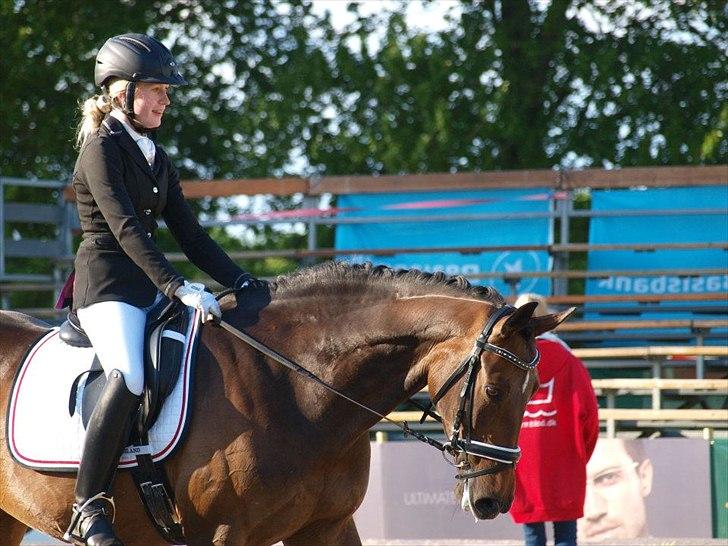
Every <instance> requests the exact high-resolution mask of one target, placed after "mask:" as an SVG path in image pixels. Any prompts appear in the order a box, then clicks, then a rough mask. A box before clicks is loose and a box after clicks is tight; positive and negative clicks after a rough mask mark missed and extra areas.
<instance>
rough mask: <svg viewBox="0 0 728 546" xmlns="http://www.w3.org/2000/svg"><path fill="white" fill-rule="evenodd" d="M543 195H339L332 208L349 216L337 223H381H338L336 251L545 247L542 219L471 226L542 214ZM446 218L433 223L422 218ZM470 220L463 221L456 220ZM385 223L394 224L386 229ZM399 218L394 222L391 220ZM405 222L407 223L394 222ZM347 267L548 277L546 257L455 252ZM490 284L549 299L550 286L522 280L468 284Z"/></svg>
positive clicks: (365, 257) (358, 258)
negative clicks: (530, 273) (488, 216)
mask: <svg viewBox="0 0 728 546" xmlns="http://www.w3.org/2000/svg"><path fill="white" fill-rule="evenodd" d="M552 197H553V196H552V195H551V194H550V193H549V191H548V190H545V189H544V190H540V189H531V190H489V191H483V190H473V191H460V192H446V193H445V192H437V193H435V192H426V193H416V194H413V193H406V194H405V193H391V194H361V195H342V196H339V197H338V201H337V208H338V209H344V210H345V211H348V212H342V213H340V214H339V217H340V218H357V219H366V218H373V217H377V218H378V219H381V218H382V217H383V218H384V220H383V221H379V220H377V221H376V223H355V224H339V225H337V227H336V248H337V249H351V250H362V251H366V250H369V249H379V248H394V249H396V248H428V247H468V246H500V245H547V244H551V243H552V240H553V239H552V232H551V227H550V226H551V221H550V218H548V217H547V216H546V215H544V216H541V217H535V218H530V217H525V218H518V219H486V220H479V219H473V218H472V216H473V215H478V214H503V213H529V212H539V213H548V212H549V209H550V203H551V199H552ZM432 216H440V217H443V216H444V217H452V220H449V219H446V220H444V221H431V220H428V219H426V218H425V217H432ZM458 216H469V218H462V217H460V218H458ZM387 218H392V220H393V221H391V222H388V221H387ZM395 218H397V220H398V221H394V219H395ZM402 218H404V219H405V220H406V221H399V220H400V219H402ZM345 259H347V261H354V262H363V261H370V262H372V263H375V264H384V265H388V266H390V267H394V268H406V269H413V268H416V269H420V270H423V271H428V272H435V271H443V272H445V273H447V274H448V275H463V276H465V277H469V276H471V275H478V274H482V273H487V272H520V271H550V270H551V258H550V256H549V254H548V253H547V252H544V251H525V252H482V253H476V254H461V253H457V252H443V253H423V254H411V253H410V254H407V253H401V254H395V255H392V256H375V255H371V254H366V252H362V253H357V254H356V255H352V256H349V257H346V258H345ZM471 281H472V282H474V283H476V284H490V285H493V286H495V287H496V288H497V289H498V290H499V291H500V292H501V293H502V294H504V295H510V294H513V293H521V292H537V293H540V294H544V295H548V294H550V289H551V283H550V280H548V279H544V278H529V277H526V278H523V279H521V281H520V282H517V283H515V285H514V286H510V285H508V284H506V283H505V282H503V281H502V280H500V279H481V280H477V279H471Z"/></svg>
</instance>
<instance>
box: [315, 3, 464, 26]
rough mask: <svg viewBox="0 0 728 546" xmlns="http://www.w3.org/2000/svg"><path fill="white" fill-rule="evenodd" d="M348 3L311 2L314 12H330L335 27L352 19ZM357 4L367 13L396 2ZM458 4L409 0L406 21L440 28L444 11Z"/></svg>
mask: <svg viewBox="0 0 728 546" xmlns="http://www.w3.org/2000/svg"><path fill="white" fill-rule="evenodd" d="M348 4H349V2H348V1H347V0H313V2H312V5H313V10H314V12H316V13H319V14H323V13H324V12H325V11H328V12H329V13H330V14H331V22H332V24H333V25H334V28H336V29H342V28H343V27H344V26H346V25H347V24H348V23H350V22H352V21H353V20H354V17H353V16H352V15H351V14H350V13H349V12H348V11H347V9H346V8H347V5H348ZM358 4H359V6H360V8H359V10H360V12H361V13H362V14H363V15H368V14H370V13H376V12H377V11H383V10H391V9H392V8H393V7H395V6H396V5H397V4H398V2H396V1H394V0H360V1H359V2H358ZM458 5H459V2H458V0H436V1H434V2H422V1H421V0H410V1H409V2H408V3H407V21H408V23H409V24H410V25H412V26H414V27H417V28H421V29H427V30H431V31H438V30H442V29H443V28H444V27H445V20H444V15H445V13H446V12H447V11H449V10H453V9H457V8H458Z"/></svg>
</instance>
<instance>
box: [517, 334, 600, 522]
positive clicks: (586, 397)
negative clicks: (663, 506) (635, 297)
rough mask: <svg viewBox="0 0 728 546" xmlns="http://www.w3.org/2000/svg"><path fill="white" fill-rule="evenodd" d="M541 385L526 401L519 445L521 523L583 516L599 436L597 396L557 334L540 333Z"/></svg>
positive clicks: (584, 372)
mask: <svg viewBox="0 0 728 546" xmlns="http://www.w3.org/2000/svg"><path fill="white" fill-rule="evenodd" d="M537 344H538V350H539V351H540V352H541V361H540V362H539V364H538V375H539V389H538V391H536V393H535V394H534V395H533V397H532V398H531V400H530V401H529V402H528V405H527V406H526V411H525V413H524V416H523V424H522V425H521V433H520V436H519V439H518V445H519V446H520V448H521V451H522V456H521V460H520V461H519V462H518V464H517V466H516V494H515V498H514V500H513V506H512V507H511V517H512V518H513V521H515V522H516V523H533V522H538V521H566V520H575V519H578V518H580V517H581V516H582V515H583V511H584V495H585V491H586V463H587V461H588V460H589V457H591V454H592V451H594V445H595V444H596V441H597V438H598V436H599V415H598V411H597V400H596V397H595V395H594V390H593V389H592V386H591V379H590V377H589V372H587V370H586V367H585V366H584V364H583V363H582V362H581V360H579V359H578V358H576V357H575V356H574V355H573V354H572V352H571V351H570V350H569V349H568V348H567V347H566V346H565V345H564V344H562V343H561V342H560V341H559V340H558V339H557V338H555V337H554V338H551V339H548V338H539V339H538V340H537Z"/></svg>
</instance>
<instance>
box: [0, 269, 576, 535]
mask: <svg viewBox="0 0 728 546" xmlns="http://www.w3.org/2000/svg"><path fill="white" fill-rule="evenodd" d="M222 303H223V310H224V320H225V321H226V322H228V323H229V324H232V325H235V327H237V328H239V329H241V330H243V331H245V332H247V333H248V334H250V335H252V336H253V337H255V338H256V339H258V340H260V341H261V342H263V343H265V344H266V345H267V346H268V347H270V348H272V349H274V350H276V351H278V352H279V353H281V354H283V355H285V356H287V357H288V358H290V359H291V360H294V361H296V362H298V363H299V364H301V365H302V366H304V367H305V368H307V369H309V370H311V371H312V372H314V373H315V374H316V375H317V376H318V377H320V378H321V379H322V380H324V381H326V382H327V383H328V384H330V385H332V386H334V387H335V388H337V389H339V390H340V391H343V392H344V393H346V395H347V396H349V397H351V398H353V399H355V400H357V401H359V402H361V403H363V404H366V405H368V406H370V407H371V408H373V409H374V410H376V411H377V412H381V413H384V414H386V413H387V412H389V411H391V410H392V409H393V408H394V407H395V406H396V405H397V404H399V403H400V402H402V401H403V400H406V399H407V398H408V397H410V396H411V395H413V394H414V393H416V392H417V391H419V390H420V389H422V388H423V387H425V386H427V388H428V389H429V391H430V394H431V396H434V395H435V394H436V393H437V391H438V390H440V388H441V387H442V386H443V385H444V384H445V383H446V382H447V381H448V378H450V377H451V376H453V380H452V381H451V383H452V388H450V389H447V391H446V392H445V393H444V395H443V396H442V398H441V400H440V401H439V402H438V403H437V410H438V411H439V412H440V414H441V415H442V416H443V420H444V426H445V431H446V433H447V435H448V437H449V436H450V435H451V434H452V432H453V430H452V427H453V425H454V424H455V423H454V419H456V417H455V416H456V412H457V409H458V407H459V405H460V406H462V404H460V398H459V393H460V391H461V386H462V385H463V382H465V381H466V380H467V377H466V375H467V374H459V373H458V374H455V375H453V373H454V372H455V371H456V370H457V369H458V367H459V365H460V363H461V362H462V361H463V360H464V359H467V358H468V356H469V355H475V356H474V357H473V360H472V361H473V363H474V365H473V370H474V371H473V374H472V385H473V390H472V391H471V394H472V398H471V399H470V400H469V401H468V404H466V406H469V405H470V404H472V411H471V412H469V414H467V416H466V418H465V419H462V420H461V419H458V421H461V422H462V425H461V426H458V427H457V428H458V432H462V435H461V436H460V437H459V439H460V444H461V445H462V444H464V443H466V442H465V441H464V440H463V439H462V437H463V436H468V437H469V438H470V440H472V445H473V446H475V447H474V448H472V450H473V451H472V452H471V453H472V454H471V455H468V454H464V453H463V452H462V451H461V452H460V453H459V455H458V459H459V460H460V461H461V463H465V464H464V466H463V467H462V468H461V470H460V471H464V472H469V473H471V476H470V477H468V479H466V480H464V481H465V482H466V483H467V487H466V488H465V490H466V492H467V501H468V502H469V504H470V507H471V508H470V509H471V510H472V512H473V514H474V515H475V516H476V517H478V518H480V519H487V518H493V517H495V516H496V515H497V514H498V513H499V512H505V511H507V510H508V508H509V506H510V504H511V501H512V498H513V491H514V473H513V465H512V464H507V463H508V462H509V461H508V460H507V459H508V457H505V459H506V464H504V463H502V462H495V461H493V460H491V459H492V458H494V459H499V458H503V457H500V456H499V455H498V454H499V453H515V448H516V447H517V440H518V432H519V429H520V424H521V418H522V415H523V410H524V407H525V404H526V401H527V400H528V398H529V397H530V396H531V394H532V392H533V391H534V388H535V387H536V385H537V383H538V381H537V377H536V373H535V372H534V371H532V370H531V369H529V368H530V367H532V366H533V365H535V362H536V358H535V357H534V355H537V351H536V348H535V343H534V336H535V335H538V334H540V333H542V332H545V331H547V330H550V329H552V328H554V327H555V326H556V325H557V324H558V323H559V322H561V321H562V320H564V319H565V318H566V316H568V314H569V311H566V312H563V313H561V314H558V315H548V316H546V317H539V318H533V317H531V314H532V312H533V306H531V305H528V306H524V307H522V308H520V309H518V310H513V309H512V308H506V309H505V311H507V312H503V311H504V301H503V299H502V297H501V296H500V295H498V294H497V293H496V292H495V291H494V290H492V289H489V288H482V287H472V286H470V285H469V284H468V283H467V281H464V280H463V279H462V278H449V277H445V276H444V275H440V274H436V275H429V274H425V273H420V272H417V271H410V272H395V271H393V270H390V269H388V268H383V267H377V268H371V267H369V266H345V265H340V264H327V265H324V266H318V267H314V268H311V269H307V270H302V271H300V272H298V273H296V274H293V275H291V276H289V277H286V278H282V279H279V280H278V281H277V282H274V283H270V284H268V283H256V284H255V285H253V286H252V287H249V288H246V289H244V290H243V291H241V292H239V293H237V294H234V295H233V294H230V295H228V296H226V297H225V298H223V302H222ZM494 314H497V319H495V320H491V321H490V322H491V323H492V324H490V325H489V326H488V328H486V330H488V329H489V332H486V333H485V334H484V335H483V336H481V338H484V337H487V339H486V340H483V339H481V342H480V345H481V347H485V351H484V352H482V353H480V352H478V351H476V352H473V346H474V342H475V341H476V339H477V338H478V337H479V335H480V334H481V333H482V332H483V330H484V325H486V324H488V322H489V318H492V317H494ZM43 331H44V329H43V327H42V326H39V325H38V324H37V322H36V321H33V320H32V319H30V318H29V317H25V316H23V315H20V314H18V313H12V312H6V313H0V408H2V411H3V412H4V411H5V408H6V407H7V404H8V396H9V390H10V388H11V383H12V380H13V376H14V373H15V370H16V367H17V366H18V365H19V362H20V361H21V360H22V358H23V356H24V354H25V353H26V351H27V350H28V347H29V346H30V344H32V343H33V342H34V340H36V339H38V338H39V336H40V335H41V334H42V333H43ZM476 345H477V344H476ZM522 365H523V366H522ZM377 420H378V418H377V417H376V416H374V415H373V414H371V413H369V412H366V411H364V410H362V409H361V408H359V407H357V406H355V405H353V404H351V403H350V402H348V401H346V400H344V399H342V398H340V397H337V396H336V395H334V394H332V393H331V392H329V391H326V390H324V389H323V388H322V387H321V386H320V385H317V384H316V383H314V382H312V381H311V380H310V379H308V378H305V377H302V376H301V375H298V374H296V373H293V372H292V371H290V370H289V369H287V368H285V367H283V366H281V365H280V364H279V363H278V362H275V361H274V360H271V359H270V358H268V357H266V356H264V355H263V354H262V353H260V352H258V351H256V350H255V349H253V348H252V347H250V346H249V345H247V344H245V343H243V342H242V341H240V340H239V339H237V338H236V337H234V336H233V335H231V334H230V333H229V332H228V331H225V330H223V329H222V328H218V327H214V326H205V327H204V329H203V331H202V337H201V342H200V348H199V351H198V358H197V364H196V369H195V396H194V403H193V416H192V422H191V425H190V427H189V432H188V435H187V438H186V440H185V443H184V445H183V446H182V447H181V448H180V449H179V450H178V451H177V452H176V453H175V454H174V455H173V456H172V457H171V458H170V459H168V461H167V462H166V463H165V464H166V469H167V472H168V475H169V479H170V482H171V484H172V488H173V490H174V494H175V497H176V503H177V509H178V512H179V516H180V518H181V521H182V523H183V525H184V530H185V535H186V540H187V544H188V545H189V546H198V545H210V544H214V545H216V546H231V545H235V546H244V545H245V546H250V545H255V546H257V545H261V546H262V545H270V544H274V543H276V542H278V541H283V543H284V544H285V545H286V546H307V545H318V546H321V545H332V546H341V545H344V546H348V545H357V544H361V542H360V539H359V535H358V533H357V530H356V527H355V525H354V520H353V517H352V515H353V514H354V511H355V510H356V509H357V507H358V506H359V504H360V503H361V501H362V499H363V497H364V493H365V491H366V487H367V481H368V472H369V435H368V430H369V429H370V428H371V427H372V425H374V424H375V423H376V422H377ZM0 436H2V438H0V537H2V543H3V544H4V545H6V546H17V545H18V544H19V543H20V541H21V539H22V537H23V534H24V533H25V531H26V528H27V527H33V528H35V529H39V530H40V531H42V532H44V533H47V534H50V535H52V536H54V537H60V536H61V535H62V534H63V530H65V528H66V526H67V525H68V521H69V518H70V506H71V503H72V501H73V484H74V478H73V476H72V475H70V474H61V473H41V472H37V471H34V470H30V469H27V468H24V467H22V466H20V465H18V464H17V463H15V462H14V461H13V460H12V459H11V456H10V454H9V453H8V449H7V445H6V440H5V426H1V427H0ZM478 446H480V447H478ZM422 449H431V448H429V447H428V446H425V445H424V444H423V447H422ZM479 450H480V451H479ZM483 450H485V452H487V453H490V454H491V457H490V458H486V457H487V455H483V454H482V453H481V452H482V451H483ZM488 450H490V451H488ZM499 450H500V452H499ZM493 452H495V456H493ZM443 464H444V463H443ZM501 467H505V468H501ZM489 471H493V472H494V473H487V472H489ZM496 471H497V472H496ZM458 491H459V492H458V494H459V495H461V494H462V491H463V487H458ZM114 494H115V499H116V506H117V514H116V523H115V528H116V529H117V530H118V534H119V535H120V538H121V539H122V540H123V541H124V543H125V544H128V545H130V546H131V545H144V546H150V545H155V544H164V541H163V540H162V539H161V538H160V537H159V536H158V535H157V534H156V531H155V530H154V528H153V527H152V525H151V523H150V521H149V519H148V518H147V516H146V514H145V512H144V510H143V508H142V506H141V503H140V501H139V499H138V497H137V494H136V491H135V488H134V485H133V483H132V480H131V477H130V476H129V474H128V473H127V472H124V471H122V472H120V473H119V474H118V475H117V477H116V482H115V486H114Z"/></svg>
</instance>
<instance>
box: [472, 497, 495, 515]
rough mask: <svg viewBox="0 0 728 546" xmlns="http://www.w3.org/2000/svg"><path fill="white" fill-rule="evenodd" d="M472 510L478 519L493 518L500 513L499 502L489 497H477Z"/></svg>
mask: <svg viewBox="0 0 728 546" xmlns="http://www.w3.org/2000/svg"><path fill="white" fill-rule="evenodd" d="M473 510H474V511H475V515H476V516H477V517H478V518H480V519H493V518H494V517H496V516H497V515H498V514H499V513H500V503H499V502H498V501H497V500H495V499H492V498H490V497H486V498H483V499H478V500H476V501H475V504H474V505H473Z"/></svg>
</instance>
